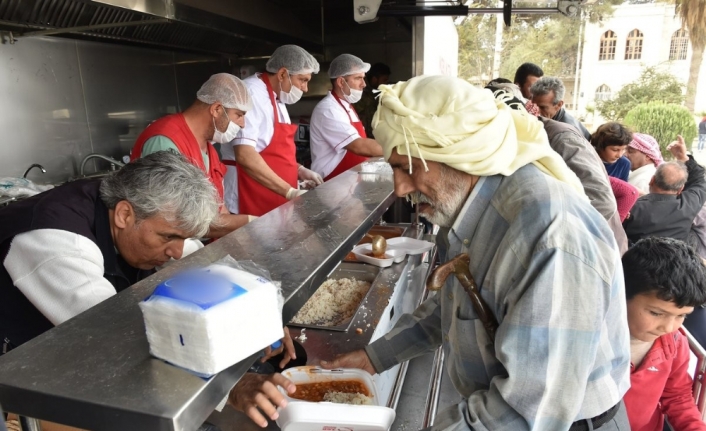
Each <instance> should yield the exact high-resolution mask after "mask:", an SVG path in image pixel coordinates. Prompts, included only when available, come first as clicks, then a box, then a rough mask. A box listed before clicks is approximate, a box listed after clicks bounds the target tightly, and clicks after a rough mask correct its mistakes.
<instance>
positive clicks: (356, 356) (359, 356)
mask: <svg viewBox="0 0 706 431" xmlns="http://www.w3.org/2000/svg"><path fill="white" fill-rule="evenodd" d="M321 368H325V369H327V370H332V369H334V368H358V369H361V370H365V371H367V372H368V373H370V374H376V373H377V371H375V368H374V367H373V363H372V362H370V358H369V357H368V354H367V353H365V350H362V349H361V350H355V351H353V352H350V353H346V354H343V355H340V356H337V357H336V359H334V360H333V361H321Z"/></svg>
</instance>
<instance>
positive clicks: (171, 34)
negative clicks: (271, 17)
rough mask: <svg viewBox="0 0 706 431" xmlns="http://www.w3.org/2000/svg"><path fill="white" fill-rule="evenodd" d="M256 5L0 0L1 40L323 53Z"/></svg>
mask: <svg viewBox="0 0 706 431" xmlns="http://www.w3.org/2000/svg"><path fill="white" fill-rule="evenodd" d="M257 3H264V2H246V1H226V2H223V1H217V0H214V1H210V2H209V1H208V0H206V1H203V0H201V1H194V0H0V30H4V31H5V33H4V34H3V38H4V40H5V41H7V40H8V39H9V41H10V42H14V41H15V40H21V39H22V38H24V37H35V36H47V35H57V36H67V37H74V38H80V39H91V40H96V39H103V40H105V39H108V40H114V41H120V42H125V43H129V44H138V45H151V46H156V47H164V48H169V49H177V50H187V51H195V52H204V53H211V54H219V55H223V56H227V57H232V58H250V57H259V56H267V55H269V54H271V53H272V51H273V50H274V49H275V48H276V47H277V46H279V45H283V44H287V43H293V44H297V45H300V46H302V47H303V48H305V49H307V50H309V51H310V52H312V53H322V52H323V46H322V44H321V41H320V38H317V37H316V36H313V35H311V34H306V32H304V31H301V29H297V28H293V29H286V30H287V31H283V30H281V26H280V28H278V29H273V28H267V21H265V20H263V14H266V13H267V8H266V6H265V7H263V6H264V5H259V6H258V5H257ZM197 5H198V6H197ZM201 5H204V6H206V8H203V7H201ZM258 8H259V9H258ZM253 22H255V23H265V24H264V25H257V24H253ZM290 22H291V20H290ZM275 24H276V23H275ZM270 27H272V26H270Z"/></svg>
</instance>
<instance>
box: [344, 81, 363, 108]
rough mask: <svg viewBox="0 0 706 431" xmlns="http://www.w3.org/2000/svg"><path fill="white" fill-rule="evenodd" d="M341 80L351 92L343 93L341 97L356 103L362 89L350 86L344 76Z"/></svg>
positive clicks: (361, 95) (361, 94)
mask: <svg viewBox="0 0 706 431" xmlns="http://www.w3.org/2000/svg"><path fill="white" fill-rule="evenodd" d="M343 82H345V83H346V87H348V90H350V92H351V94H346V93H343V98H344V99H346V102H348V103H357V102H358V101H359V100H360V98H361V97H363V90H354V89H352V88H351V86H350V85H348V82H346V78H343Z"/></svg>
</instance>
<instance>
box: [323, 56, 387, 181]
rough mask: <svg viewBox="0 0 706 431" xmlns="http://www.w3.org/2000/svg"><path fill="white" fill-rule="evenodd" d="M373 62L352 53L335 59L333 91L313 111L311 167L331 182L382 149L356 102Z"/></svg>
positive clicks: (331, 71)
mask: <svg viewBox="0 0 706 431" xmlns="http://www.w3.org/2000/svg"><path fill="white" fill-rule="evenodd" d="M368 70H370V64H368V63H365V62H363V60H361V59H360V58H358V57H356V56H354V55H351V54H341V55H339V56H338V57H336V58H334V59H333V61H332V62H331V67H330V68H329V70H328V75H329V78H331V86H332V88H331V91H330V92H329V93H328V94H327V95H326V96H325V97H324V98H323V99H322V100H321V102H319V103H318V104H317V105H316V108H314V112H313V113H312V114H311V169H313V170H314V172H317V173H319V174H320V175H321V176H322V177H324V180H326V181H328V180H330V179H332V178H334V177H336V176H337V175H339V174H341V173H343V172H345V171H347V170H348V169H350V168H352V167H354V166H357V165H359V164H361V163H363V162H364V161H366V160H367V159H368V157H374V156H382V149H381V148H380V144H378V143H377V142H376V141H375V140H374V139H370V138H368V135H367V134H366V133H365V127H364V126H363V123H362V122H361V120H360V118H359V117H358V113H357V112H356V110H355V108H354V107H353V104H354V103H356V102H358V101H359V100H360V98H361V97H362V96H363V89H364V88H365V72H367V71H368Z"/></svg>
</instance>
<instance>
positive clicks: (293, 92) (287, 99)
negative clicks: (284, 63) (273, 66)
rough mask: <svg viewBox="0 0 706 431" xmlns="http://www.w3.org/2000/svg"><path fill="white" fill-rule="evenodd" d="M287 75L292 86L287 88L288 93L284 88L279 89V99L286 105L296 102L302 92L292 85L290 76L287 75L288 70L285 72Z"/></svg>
mask: <svg viewBox="0 0 706 431" xmlns="http://www.w3.org/2000/svg"><path fill="white" fill-rule="evenodd" d="M287 76H288V77H289V83H290V84H291V85H292V88H290V89H289V93H285V92H284V90H280V91H279V100H280V101H281V102H282V103H284V104H286V105H292V104H294V103H297V102H298V101H299V99H301V98H302V96H303V95H304V92H303V91H302V90H300V89H299V88H298V87H295V86H294V83H293V82H292V77H291V76H289V72H287Z"/></svg>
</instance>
